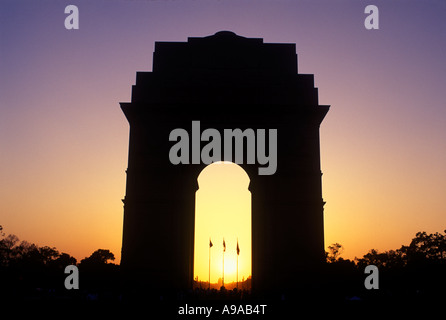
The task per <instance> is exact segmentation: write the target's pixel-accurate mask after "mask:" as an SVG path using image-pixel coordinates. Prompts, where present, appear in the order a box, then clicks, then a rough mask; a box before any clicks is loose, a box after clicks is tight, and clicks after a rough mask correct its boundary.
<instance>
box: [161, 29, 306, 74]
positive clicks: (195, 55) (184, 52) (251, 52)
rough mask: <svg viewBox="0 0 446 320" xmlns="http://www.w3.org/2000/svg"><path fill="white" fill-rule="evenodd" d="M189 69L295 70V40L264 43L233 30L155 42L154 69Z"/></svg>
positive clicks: (287, 71)
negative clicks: (186, 38) (186, 39)
mask: <svg viewBox="0 0 446 320" xmlns="http://www.w3.org/2000/svg"><path fill="white" fill-rule="evenodd" d="M186 70H189V71H192V70H214V71H215V70H257V71H258V72H259V71H260V72H265V71H266V72H267V73H274V74H277V73H282V74H283V73H286V74H296V73H297V55H296V45H295V44H294V43H264V42H263V39H262V38H246V37H243V36H240V35H237V34H235V33H234V32H232V31H219V32H217V33H215V34H213V35H210V36H206V37H189V38H188V41H187V42H165V41H157V42H155V52H154V59H153V72H168V73H170V72H182V71H186Z"/></svg>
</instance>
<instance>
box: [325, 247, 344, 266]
mask: <svg viewBox="0 0 446 320" xmlns="http://www.w3.org/2000/svg"><path fill="white" fill-rule="evenodd" d="M342 252H344V247H343V246H342V245H341V244H339V243H333V244H332V245H331V246H328V252H327V253H326V255H325V256H326V258H327V261H328V262H330V263H333V262H335V261H336V260H337V259H338V258H339V256H340V255H341V254H342Z"/></svg>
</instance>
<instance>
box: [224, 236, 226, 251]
mask: <svg viewBox="0 0 446 320" xmlns="http://www.w3.org/2000/svg"><path fill="white" fill-rule="evenodd" d="M225 251H226V242H225V238H223V252H225Z"/></svg>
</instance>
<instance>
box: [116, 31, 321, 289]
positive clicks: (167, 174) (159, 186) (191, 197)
mask: <svg viewBox="0 0 446 320" xmlns="http://www.w3.org/2000/svg"><path fill="white" fill-rule="evenodd" d="M121 108H122V110H123V112H124V114H125V116H126V117H127V119H128V121H129V123H130V141H129V159H128V168H127V188H126V196H125V198H124V199H123V202H124V227H123V244H122V258H121V266H122V268H123V270H124V271H125V272H126V274H127V275H128V276H129V277H131V278H132V279H131V280H129V281H128V283H130V284H131V285H137V284H140V285H141V286H142V287H143V288H147V287H150V288H151V289H152V290H168V291H178V290H182V291H185V290H188V289H190V288H191V287H192V283H193V257H194V217H195V215H194V213H195V192H196V191H197V189H198V186H197V177H198V175H199V173H200V172H201V170H203V168H204V167H205V166H206V165H205V163H204V162H203V161H201V159H199V158H200V148H201V147H202V146H203V145H200V132H198V133H197V132H195V133H194V132H193V123H194V121H200V126H201V130H206V129H212V130H214V132H215V131H216V132H219V133H220V134H223V132H224V130H225V129H240V130H242V131H243V130H248V129H249V130H253V131H254V132H259V131H258V130H266V132H269V130H276V131H277V170H275V171H274V172H273V173H274V174H270V175H261V174H259V168H261V167H263V164H262V163H261V161H258V160H259V159H258V158H256V159H255V161H251V162H249V161H246V160H247V159H246V156H245V158H244V159H242V160H243V161H242V163H240V166H241V167H242V168H243V169H244V170H245V171H246V172H247V174H248V175H249V177H250V179H251V181H250V187H249V190H250V191H251V195H252V289H253V291H256V292H257V293H270V292H283V291H285V290H293V291H294V290H296V289H297V288H299V286H300V285H301V283H302V281H303V280H307V281H308V282H311V281H312V276H311V272H312V271H313V270H314V269H315V268H316V267H317V266H319V264H320V263H322V262H323V261H324V252H325V251H324V226H323V207H324V201H323V199H322V188H321V175H322V173H321V168H320V150H319V149H320V148H319V126H320V124H321V123H322V120H323V119H324V117H325V115H326V113H327V112H328V109H329V106H325V105H319V103H318V91H317V88H315V87H314V77H313V75H310V74H299V73H298V70H297V55H296V46H295V44H283V43H281V44H277V43H263V39H259V38H244V37H241V36H237V35H236V34H234V33H232V32H218V33H216V34H215V35H212V36H209V37H204V38H189V39H188V41H187V42H156V43H155V52H154V56H153V71H152V72H137V75H136V84H135V85H134V86H133V88H132V100H131V102H128V103H121ZM178 128H180V129H181V130H186V131H187V132H189V134H190V137H191V139H190V140H189V141H188V143H187V146H188V147H190V149H191V150H192V151H191V152H190V153H188V154H187V155H186V156H185V158H186V160H187V161H186V162H187V163H188V164H185V163H178V162H176V163H172V161H170V160H171V159H170V157H169V153H170V150H171V148H172V146H173V144H174V143H173V142H172V140H170V138H169V137H170V135H171V133H172V131H173V130H176V129H178ZM191 131H192V132H191ZM197 137H198V140H197ZM194 141H195V142H194ZM194 143H195V144H194ZM194 150H195V151H194ZM197 150H198V151H197ZM257 150H258V146H257ZM245 151H246V150H245ZM245 155H246V153H245ZM197 156H198V157H197ZM222 156H225V157H224V158H223V159H225V160H229V161H235V159H233V158H231V159H227V158H226V155H223V154H222ZM219 160H220V159H219ZM237 163H239V162H237ZM216 241H218V240H216ZM148 249H150V254H144V253H145V252H147V250H148ZM302 276H303V278H302ZM144 279H147V281H148V282H149V284H144V283H142V282H143V281H144ZM297 290H298V289H297Z"/></svg>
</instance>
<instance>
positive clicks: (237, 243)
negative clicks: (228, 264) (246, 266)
mask: <svg viewBox="0 0 446 320" xmlns="http://www.w3.org/2000/svg"><path fill="white" fill-rule="evenodd" d="M238 253H239V251H238V238H237V290H238Z"/></svg>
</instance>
